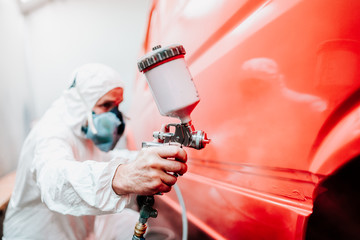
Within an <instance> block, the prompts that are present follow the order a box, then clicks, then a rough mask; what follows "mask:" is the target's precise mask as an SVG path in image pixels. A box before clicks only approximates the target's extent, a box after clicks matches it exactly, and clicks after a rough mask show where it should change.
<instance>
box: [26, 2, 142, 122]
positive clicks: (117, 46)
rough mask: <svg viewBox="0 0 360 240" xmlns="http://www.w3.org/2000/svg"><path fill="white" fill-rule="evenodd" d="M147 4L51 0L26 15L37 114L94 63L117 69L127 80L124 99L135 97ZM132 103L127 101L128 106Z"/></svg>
mask: <svg viewBox="0 0 360 240" xmlns="http://www.w3.org/2000/svg"><path fill="white" fill-rule="evenodd" d="M148 2H149V1H147V0H133V1H130V0H67V1H50V2H49V3H47V4H46V5H45V6H43V7H41V8H40V9H38V10H36V11H35V12H33V13H31V14H29V15H28V16H27V17H26V21H25V23H26V26H25V27H26V34H27V36H26V40H27V49H28V54H27V55H28V60H27V64H28V65H29V69H30V70H31V71H30V72H29V73H30V75H29V78H30V80H31V84H32V90H33V93H34V104H35V107H36V116H37V117H39V116H41V115H42V114H43V112H44V111H45V110H46V109H47V108H48V106H49V104H50V103H51V102H52V100H54V99H55V98H57V97H58V96H59V95H60V94H61V91H62V90H63V89H65V88H67V87H69V86H70V85H69V76H70V75H71V72H72V71H73V70H74V68H76V67H78V66H80V65H82V64H84V63H89V62H101V63H105V64H108V65H110V66H111V67H113V68H115V69H116V70H118V71H119V72H120V73H121V75H122V76H123V78H124V80H125V81H126V84H127V85H126V87H127V89H125V99H126V100H129V99H130V95H129V94H130V92H131V88H132V84H131V83H132V80H133V79H134V77H135V73H136V71H137V69H136V61H137V58H138V53H139V49H140V44H141V43H142V40H143V37H144V33H145V22H146V18H147V14H148V12H147V10H148ZM44 100H45V101H44ZM128 104H129V102H124V104H123V105H125V106H124V107H125V109H126V108H127V107H128Z"/></svg>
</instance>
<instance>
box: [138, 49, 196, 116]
mask: <svg viewBox="0 0 360 240" xmlns="http://www.w3.org/2000/svg"><path fill="white" fill-rule="evenodd" d="M185 54H186V51H185V49H184V47H183V46H182V45H180V44H173V45H169V46H167V47H161V46H160V45H157V46H155V47H154V48H153V49H152V51H151V52H149V53H148V54H146V55H145V56H143V57H142V58H140V59H139V61H138V68H139V71H140V72H143V73H144V74H145V76H146V80H147V82H148V84H149V87H150V89H151V92H152V94H153V97H154V99H155V102H156V104H157V107H158V109H159V112H160V114H161V115H163V116H169V117H175V118H179V119H180V120H181V122H182V123H189V122H190V121H191V118H190V114H191V112H192V111H193V109H194V108H195V106H196V105H197V104H198V103H199V101H200V98H199V94H198V92H197V89H196V87H195V84H194V82H193V79H192V77H191V74H190V72H189V69H188V67H187V65H186V62H185V57H184V56H185Z"/></svg>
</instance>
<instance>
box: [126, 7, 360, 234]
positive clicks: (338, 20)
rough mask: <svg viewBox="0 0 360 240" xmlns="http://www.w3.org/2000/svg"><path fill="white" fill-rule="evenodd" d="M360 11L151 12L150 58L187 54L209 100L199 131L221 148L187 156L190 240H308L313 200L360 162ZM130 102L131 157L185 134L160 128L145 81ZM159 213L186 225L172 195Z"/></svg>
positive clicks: (184, 181) (200, 110)
mask: <svg viewBox="0 0 360 240" xmlns="http://www.w3.org/2000/svg"><path fill="white" fill-rule="evenodd" d="M359 10H360V1H356V0H352V1H343V0H334V1H331V4H330V3H329V1H327V0H315V1H310V0H291V1H289V0H254V1H246V0H240V1H239V0H222V1H220V0H211V1H210V0H207V1H199V0H191V1H190V0H189V1H183V0H182V1H174V0H173V1H166V0H159V1H153V3H152V8H151V13H150V16H149V23H148V29H147V33H146V37H145V41H144V45H143V52H142V53H141V55H143V54H145V53H147V52H149V51H151V48H152V47H153V46H155V45H159V44H161V45H162V46H166V45H170V44H174V43H180V44H182V45H183V46H184V47H185V49H186V51H187V54H186V55H185V59H186V61H187V64H188V67H189V69H190V72H191V73H192V75H193V79H194V82H195V84H196V86H197V88H198V92H199V94H200V98H201V101H200V103H199V104H198V106H197V107H196V108H195V110H194V111H193V113H192V119H193V124H194V126H195V128H196V129H197V130H204V131H206V132H207V134H208V136H209V138H211V139H212V142H211V143H210V144H209V145H208V146H207V147H206V148H205V149H203V150H200V151H197V150H194V149H187V152H188V155H189V168H188V169H189V170H188V173H187V174H185V175H184V176H183V177H181V178H179V180H178V183H179V187H180V188H181V190H182V192H183V195H184V198H185V202H186V205H187V210H188V215H189V221H190V223H191V224H192V226H193V227H192V232H190V238H189V239H195V236H196V233H195V232H196V231H202V232H203V233H205V234H206V235H207V237H208V238H209V239H222V238H223V239H240V238H241V239H303V238H304V236H305V229H306V219H307V217H308V216H309V214H311V212H312V207H313V201H314V199H313V193H314V190H315V189H316V187H317V186H318V185H319V184H320V183H321V181H322V180H323V179H325V178H327V176H329V175H331V174H332V173H333V172H334V171H335V170H336V169H338V168H340V167H341V166H342V165H344V164H345V163H347V162H349V161H350V160H351V159H353V158H354V157H356V156H358V155H359V152H360V148H359V147H358V146H359V142H360V131H359V129H360V121H359V119H360V112H359V111H360V107H359V106H360V104H359V99H360V93H359V92H358V91H357V89H358V88H359V86H360V81H359V75H360V70H359V69H360V68H359V65H360V42H359V41H360V15H359V14H358V12H359ZM133 102H134V104H133V108H132V109H133V112H132V114H131V116H132V120H131V121H130V122H129V124H128V125H129V126H130V131H129V132H130V134H129V141H128V142H129V147H130V148H131V149H138V148H140V147H141V142H142V141H149V140H151V139H152V132H153V131H157V130H159V129H160V126H161V125H162V124H164V123H170V122H172V123H178V122H179V121H178V120H177V119H169V118H165V117H161V116H160V114H159V112H158V110H157V108H156V105H155V103H154V101H153V98H152V96H151V93H150V91H149V88H148V86H147V83H146V80H145V78H144V76H143V75H142V74H140V73H139V74H138V78H137V80H136V84H135V91H134V99H133ZM157 201H158V202H161V203H162V204H168V205H169V206H170V207H171V208H172V209H175V212H178V213H179V206H178V204H177V200H176V196H175V194H174V193H173V192H171V193H169V194H167V195H166V196H164V197H161V198H158V200H157ZM159 208H160V209H161V206H159ZM162 214H163V216H167V214H168V213H165V212H161V210H159V215H160V216H161V215H162ZM169 217H171V218H174V216H169ZM154 221H156V220H154ZM173 227H174V226H173ZM175 227H176V228H177V229H181V226H177V225H175ZM177 231H178V230H177ZM180 234H181V233H180ZM202 237H203V236H202ZM203 238H204V237H203Z"/></svg>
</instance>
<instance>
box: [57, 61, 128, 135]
mask: <svg viewBox="0 0 360 240" xmlns="http://www.w3.org/2000/svg"><path fill="white" fill-rule="evenodd" d="M72 79H73V80H74V81H73V84H72V85H71V87H70V88H69V89H67V90H65V91H64V93H63V96H62V97H63V99H64V101H65V107H66V113H65V114H64V116H63V117H64V121H65V123H66V124H67V125H68V126H69V127H71V128H72V130H73V132H74V133H75V134H76V135H77V136H81V137H84V134H83V133H82V131H81V126H83V125H84V124H85V123H86V121H87V120H90V119H89V118H91V116H92V108H93V107H94V106H95V104H96V102H97V101H98V100H99V99H100V98H101V97H102V96H104V95H105V94H106V93H107V92H109V91H110V90H112V89H114V88H117V87H121V88H124V83H123V81H122V80H121V77H120V74H119V73H118V72H116V71H115V70H114V69H112V68H110V67H108V66H105V65H103V64H99V63H91V64H86V65H83V66H81V67H80V68H78V69H77V70H75V71H74V73H73V75H72Z"/></svg>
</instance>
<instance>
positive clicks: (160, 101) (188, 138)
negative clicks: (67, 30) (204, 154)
mask: <svg viewBox="0 0 360 240" xmlns="http://www.w3.org/2000/svg"><path fill="white" fill-rule="evenodd" d="M185 53H186V52H185V49H184V47H183V46H182V45H179V44H174V45H170V46H167V47H161V46H160V45H158V46H156V47H154V48H153V49H152V52H150V53H148V54H146V55H145V56H144V57H142V58H141V59H140V60H139V61H138V68H139V71H140V72H143V73H144V74H145V76H146V79H147V82H148V84H149V87H150V90H151V92H152V95H153V97H154V99H155V102H156V105H157V107H158V109H159V112H160V114H161V115H163V116H169V117H174V118H179V119H180V121H181V123H177V124H173V123H171V124H168V125H166V127H165V130H164V132H161V131H160V132H159V131H158V132H154V133H153V137H154V139H156V140H158V142H143V143H142V147H143V148H144V147H152V146H159V145H162V144H174V143H175V144H180V145H181V146H186V147H192V148H195V149H202V148H204V147H205V146H206V144H208V143H210V139H208V138H207V135H206V133H205V132H203V131H201V130H198V131H195V127H194V126H193V124H192V122H191V118H190V114H191V112H192V111H193V110H194V108H195V107H196V105H197V104H198V103H199V101H200V98H199V94H198V92H197V89H196V87H195V84H194V82H193V79H192V77H191V74H190V72H189V69H188V68H187V65H186V63H185V59H184V55H185ZM172 128H174V131H173V132H171V129H172ZM176 187H177V186H176ZM175 190H177V189H175ZM176 192H178V191H176ZM178 197H179V196H178ZM137 200H138V203H139V201H140V203H142V207H141V209H140V218H139V222H138V223H137V224H136V226H135V231H134V235H133V238H132V239H133V240H144V239H145V238H144V234H145V231H146V222H147V219H148V218H150V217H154V218H155V217H157V211H156V209H153V208H152V206H153V204H154V196H138V197H137ZM179 200H180V198H179ZM140 205H141V204H140ZM183 225H184V224H183ZM183 235H184V233H183Z"/></svg>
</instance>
